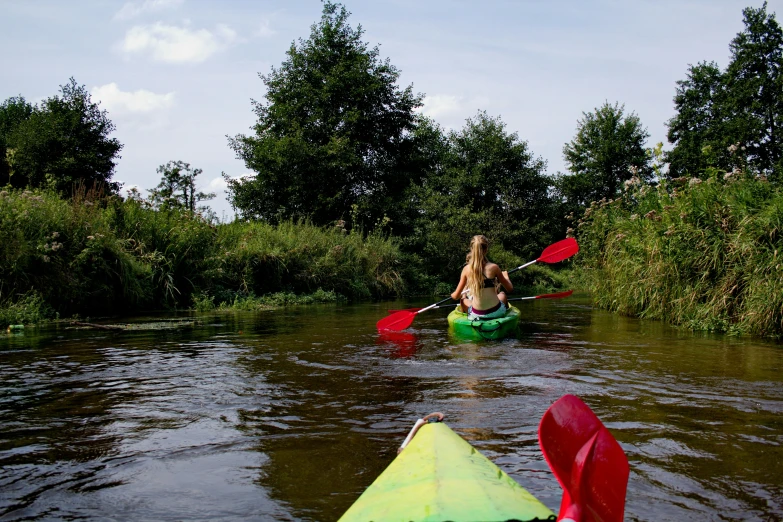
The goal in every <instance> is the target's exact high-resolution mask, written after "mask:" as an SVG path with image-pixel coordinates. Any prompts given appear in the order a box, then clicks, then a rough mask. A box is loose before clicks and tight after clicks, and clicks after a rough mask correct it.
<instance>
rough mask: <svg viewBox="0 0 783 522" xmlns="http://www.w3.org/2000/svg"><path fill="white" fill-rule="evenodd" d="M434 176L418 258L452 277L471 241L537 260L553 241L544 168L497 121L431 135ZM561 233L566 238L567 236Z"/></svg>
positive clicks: (473, 121) (424, 191)
mask: <svg viewBox="0 0 783 522" xmlns="http://www.w3.org/2000/svg"><path fill="white" fill-rule="evenodd" d="M430 133H431V138H430V139H431V142H430V143H431V146H430V147H429V149H428V150H430V151H432V152H433V153H437V154H436V157H435V158H433V159H431V163H430V165H431V167H432V171H431V172H430V175H429V176H428V177H427V178H426V179H425V180H424V181H423V183H422V185H421V186H420V187H419V189H418V190H417V195H418V199H417V201H418V205H419V208H420V209H421V210H420V218H419V220H418V226H417V230H416V237H417V238H418V239H419V241H420V242H421V244H420V245H419V246H420V249H419V250H418V251H419V252H421V253H423V254H424V255H425V257H426V258H428V259H430V260H432V263H431V264H432V265H433V266H434V267H436V268H440V269H442V272H443V275H444V277H451V276H453V274H454V273H455V271H457V270H458V268H459V267H460V266H461V265H462V264H463V263H464V261H465V252H466V250H467V246H468V242H469V240H470V237H471V236H473V235H475V234H484V235H486V236H487V237H489V238H490V239H491V240H492V241H493V243H495V244H500V245H502V246H503V247H504V248H505V249H506V250H511V251H513V252H515V253H517V254H519V255H523V256H524V255H535V254H534V253H535V252H537V251H540V250H541V249H542V248H543V247H544V246H545V245H546V244H547V243H548V242H550V241H551V240H552V239H553V238H554V237H556V236H558V235H562V234H561V233H559V232H558V231H557V230H553V228H552V227H551V226H550V223H551V222H552V217H553V211H554V207H553V201H552V199H551V196H550V192H551V190H550V189H551V180H550V178H549V177H547V176H546V175H545V169H546V162H545V161H544V160H542V159H541V158H539V157H535V156H534V155H533V153H532V152H531V151H530V149H529V147H528V144H527V142H526V141H523V140H521V139H520V138H519V136H518V135H517V133H515V132H508V131H507V130H506V125H505V123H504V122H503V121H502V120H501V119H500V117H494V118H493V117H490V116H489V115H487V113H486V112H479V113H478V114H477V115H476V116H475V117H473V118H469V119H467V121H466V123H465V126H464V127H463V128H462V129H460V130H455V131H450V132H448V133H443V132H442V131H441V133H442V134H441V138H440V139H438V138H437V128H436V129H435V130H433V129H431V130H430ZM563 233H564V231H563Z"/></svg>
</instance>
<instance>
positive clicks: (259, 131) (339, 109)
mask: <svg viewBox="0 0 783 522" xmlns="http://www.w3.org/2000/svg"><path fill="white" fill-rule="evenodd" d="M349 14H350V13H348V12H347V11H346V10H345V8H344V7H343V6H341V5H340V4H334V3H331V2H328V1H326V2H324V8H323V15H322V17H321V21H320V23H318V24H314V25H313V26H312V28H311V34H310V38H309V39H307V40H301V39H300V40H299V43H298V45H297V44H296V43H293V44H292V45H291V47H290V49H289V50H288V52H287V56H288V58H287V59H286V60H285V61H284V62H283V64H282V65H281V67H280V68H273V69H272V71H271V72H270V73H269V74H268V75H265V76H263V75H262V76H261V78H262V80H263V82H264V85H265V86H266V93H265V95H264V96H265V98H266V99H267V102H266V103H259V102H253V106H254V111H255V113H256V115H257V116H258V122H257V123H256V125H255V127H254V131H255V135H253V136H245V135H238V136H236V137H235V138H233V139H231V140H230V145H231V147H232V148H233V149H234V150H235V151H236V153H237V156H238V157H239V158H240V159H242V160H244V161H245V164H246V165H247V167H248V168H249V169H251V170H253V171H254V172H256V176H255V177H253V178H246V179H240V180H233V179H230V178H226V179H227V182H228V186H229V193H230V198H231V200H232V203H233V205H234V206H235V208H237V209H238V210H239V212H240V214H241V215H242V216H244V217H254V218H260V219H263V220H265V221H267V222H269V223H279V222H282V221H285V220H287V219H302V218H306V219H309V220H311V221H312V222H313V223H315V224H317V225H325V224H329V223H334V222H335V221H337V220H340V219H342V220H347V221H349V223H348V226H349V228H350V227H352V226H354V225H365V226H370V225H372V224H374V223H376V222H377V221H379V220H380V219H382V218H383V215H384V211H385V209H388V208H391V207H393V202H395V201H399V200H400V198H401V194H402V193H403V192H404V191H405V190H406V189H407V187H408V186H409V185H410V181H411V180H410V178H411V175H412V174H411V172H410V166H409V165H408V164H407V162H408V158H409V156H410V153H411V151H412V148H413V144H412V140H411V133H412V132H413V130H414V128H415V120H416V117H415V114H414V112H413V110H414V109H415V108H416V107H418V106H420V105H421V96H419V95H414V94H413V91H412V88H411V87H410V86H409V87H407V88H405V89H404V90H400V89H399V88H398V87H397V86H396V82H397V80H398V78H399V74H400V73H399V71H398V70H397V68H395V67H394V66H392V65H391V64H390V63H389V60H388V59H387V60H381V59H380V58H379V50H378V48H377V47H375V48H372V49H370V48H368V46H367V44H366V43H365V42H363V41H362V40H361V38H362V35H363V30H362V28H361V26H358V27H357V28H355V29H354V28H352V27H351V26H350V25H348V17H349ZM352 209H353V211H352ZM352 216H359V217H361V218H362V219H361V222H360V223H351V222H350V220H351V217H352Z"/></svg>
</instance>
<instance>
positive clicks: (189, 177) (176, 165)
mask: <svg viewBox="0 0 783 522" xmlns="http://www.w3.org/2000/svg"><path fill="white" fill-rule="evenodd" d="M157 172H158V174H161V175H162V178H161V180H160V183H159V184H158V186H157V187H155V188H153V189H150V191H149V192H150V195H149V200H150V202H151V203H152V204H153V205H154V206H155V207H157V208H160V209H164V210H174V209H178V210H187V211H190V212H196V210H202V211H203V210H207V209H208V207H197V206H196V205H197V204H198V203H199V202H200V201H208V200H210V199H213V198H214V197H215V193H214V192H210V193H205V192H197V191H196V177H198V176H199V175H201V173H202V172H203V171H202V170H201V169H191V168H190V163H185V162H183V161H169V162H168V163H166V164H165V165H161V166H160V167H158V169H157Z"/></svg>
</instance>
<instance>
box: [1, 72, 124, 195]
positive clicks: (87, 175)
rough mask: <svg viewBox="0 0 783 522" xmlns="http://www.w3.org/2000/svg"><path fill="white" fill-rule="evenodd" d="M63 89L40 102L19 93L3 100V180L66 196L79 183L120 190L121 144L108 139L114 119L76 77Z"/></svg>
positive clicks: (110, 190)
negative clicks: (117, 176)
mask: <svg viewBox="0 0 783 522" xmlns="http://www.w3.org/2000/svg"><path fill="white" fill-rule="evenodd" d="M60 92H61V96H52V97H51V98H48V99H46V100H44V101H42V102H41V103H40V104H39V105H36V106H31V105H29V104H27V102H26V101H25V100H24V98H22V97H21V96H20V97H16V98H9V99H8V100H6V101H5V102H4V103H3V104H2V105H0V164H1V165H0V182H3V181H7V182H8V184H10V185H11V186H12V187H17V188H49V189H52V190H55V191H57V192H59V193H60V194H62V195H71V194H72V193H73V192H74V191H76V190H78V187H80V186H83V187H100V188H102V189H104V190H106V191H108V192H114V193H116V192H117V191H118V190H119V184H118V183H115V182H112V181H111V177H112V175H113V174H114V167H115V161H116V159H117V158H119V155H118V154H119V152H120V149H122V145H121V144H120V143H119V141H117V139H115V138H109V135H110V134H111V133H112V132H113V131H114V129H115V127H114V124H113V123H112V122H111V121H110V120H109V118H108V115H107V113H106V111H101V110H100V108H99V107H98V104H96V103H93V102H92V100H91V99H90V94H89V93H88V92H87V89H86V88H85V87H84V86H83V85H78V84H77V83H76V80H74V79H73V78H71V79H70V82H69V83H67V84H66V85H62V86H60Z"/></svg>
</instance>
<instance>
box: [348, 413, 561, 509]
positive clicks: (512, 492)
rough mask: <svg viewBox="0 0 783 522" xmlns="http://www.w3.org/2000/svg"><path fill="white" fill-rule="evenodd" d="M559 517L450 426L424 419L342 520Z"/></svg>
mask: <svg viewBox="0 0 783 522" xmlns="http://www.w3.org/2000/svg"><path fill="white" fill-rule="evenodd" d="M409 439H410V436H409ZM406 442H407V440H406ZM554 517H555V515H554V513H552V511H550V510H549V509H548V508H547V507H546V506H544V505H543V504H542V503H541V502H539V501H538V500H537V499H536V498H535V497H534V496H533V495H531V494H530V493H528V492H527V491H526V490H525V489H524V488H522V486H520V485H519V484H517V483H516V482H515V481H514V479H512V478H511V477H509V476H508V475H507V474H506V473H505V472H503V471H502V470H501V469H500V468H498V467H497V466H495V464H493V463H492V462H490V461H489V460H488V459H487V458H486V457H485V456H483V455H482V454H481V453H479V452H478V451H476V450H475V449H474V448H473V447H472V446H471V445H470V444H468V443H467V442H466V441H465V440H464V439H462V438H461V437H460V436H459V435H457V434H456V433H454V432H453V431H452V430H451V429H450V428H449V427H448V426H446V425H445V424H443V423H430V424H426V423H423V421H422V424H421V425H420V428H419V429H418V431H417V432H416V436H415V437H413V438H412V439H410V443H409V444H408V445H407V446H406V447H405V449H404V451H402V452H401V453H400V454H399V455H398V456H397V458H395V459H394V461H392V463H391V464H389V467H387V468H386V470H385V471H384V472H383V473H382V474H381V475H380V476H379V477H378V478H377V479H376V480H375V482H373V483H372V484H371V485H370V486H369V487H368V488H367V489H366V490H365V492H364V493H363V494H362V495H361V496H360V497H359V498H358V500H356V502H355V503H354V504H353V505H352V506H351V507H350V508H349V509H348V511H346V512H345V514H344V515H343V516H342V517H341V518H340V521H342V522H354V521H357V522H358V521H362V522H367V521H401V522H408V521H436V520H438V521H442V520H452V521H455V522H458V521H487V522H491V521H507V520H518V521H532V520H554Z"/></svg>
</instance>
